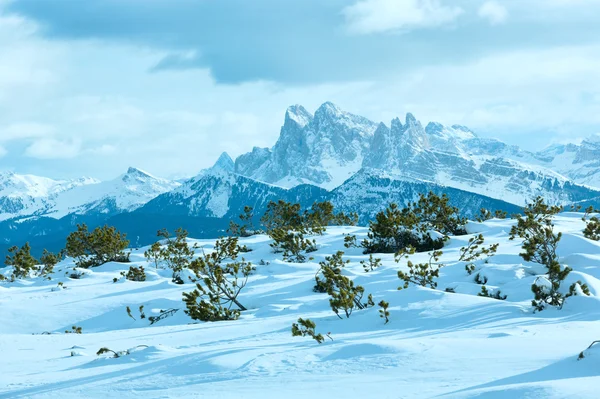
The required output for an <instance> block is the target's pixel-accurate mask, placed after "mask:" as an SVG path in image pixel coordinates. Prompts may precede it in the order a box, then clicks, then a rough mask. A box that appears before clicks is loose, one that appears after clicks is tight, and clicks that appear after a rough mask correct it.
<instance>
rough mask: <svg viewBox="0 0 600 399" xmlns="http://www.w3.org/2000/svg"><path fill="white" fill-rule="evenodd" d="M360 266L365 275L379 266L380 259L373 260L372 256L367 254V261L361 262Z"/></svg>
mask: <svg viewBox="0 0 600 399" xmlns="http://www.w3.org/2000/svg"><path fill="white" fill-rule="evenodd" d="M360 264H361V265H362V267H363V269H365V273H368V272H372V271H373V270H375V269H377V268H378V267H379V266H381V258H374V257H373V254H369V260H368V261H366V260H361V261H360Z"/></svg>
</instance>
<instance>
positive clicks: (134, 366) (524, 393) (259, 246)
mask: <svg viewBox="0 0 600 399" xmlns="http://www.w3.org/2000/svg"><path fill="white" fill-rule="evenodd" d="M580 218H581V214H574V213H566V214H563V215H561V216H559V217H557V218H556V223H557V230H559V231H562V232H563V233H564V235H563V238H562V241H561V242H560V246H559V252H560V255H561V262H562V263H563V264H565V265H569V266H570V267H572V268H573V269H574V271H573V272H572V273H571V275H570V276H569V277H568V279H567V281H566V282H565V287H568V285H570V284H571V282H573V281H576V280H582V281H583V282H586V283H587V284H588V285H589V287H590V290H591V293H592V296H590V297H583V296H577V297H571V298H569V299H568V300H567V302H566V304H565V306H564V308H563V309H562V310H555V309H547V310H544V311H543V312H541V313H535V314H534V313H533V312H532V308H531V305H530V302H531V299H532V295H533V294H532V293H531V290H530V286H531V284H532V283H533V281H534V280H535V274H538V273H542V272H543V268H541V267H540V266H539V265H536V264H528V263H525V262H523V260H522V259H521V258H520V257H519V256H518V253H519V249H520V248H519V245H520V243H519V242H518V241H517V240H515V241H509V240H508V232H509V230H510V226H511V224H512V223H513V221H511V220H490V221H488V222H485V223H482V224H480V223H470V224H469V226H468V228H469V232H470V233H479V232H481V233H483V235H484V237H485V239H486V245H489V244H493V243H500V246H499V249H498V254H497V255H496V256H494V257H492V258H490V259H489V260H488V261H487V263H486V261H485V260H480V261H478V262H476V264H477V269H478V270H477V271H476V272H475V273H474V274H473V275H468V274H467V272H466V271H465V263H464V262H458V261H457V259H458V254H459V252H458V251H459V249H460V247H462V246H464V245H465V244H466V243H467V241H468V239H469V238H470V237H472V235H468V236H461V237H453V238H452V239H451V240H450V241H449V242H448V243H447V245H446V247H445V248H444V254H443V256H442V257H441V259H440V261H441V262H442V263H444V264H446V266H445V267H444V268H442V269H441V272H440V278H439V279H438V289H437V290H433V289H429V288H416V287H412V286H411V287H410V288H408V289H405V290H401V291H398V290H397V288H398V286H400V285H402V284H401V281H400V280H399V279H398V277H397V271H398V270H399V269H403V270H406V267H405V261H404V262H402V263H400V264H398V263H396V262H394V260H393V256H392V255H380V256H379V257H381V258H382V259H383V266H382V267H380V268H379V269H377V270H375V271H372V272H369V273H365V272H364V270H363V267H362V265H361V264H360V263H359V261H360V260H363V259H367V258H368V256H365V255H362V253H361V251H360V250H359V249H351V250H346V249H345V248H344V247H343V238H344V236H343V235H344V234H347V233H352V234H356V235H357V236H358V237H359V238H360V237H361V236H364V235H365V234H366V232H367V229H366V228H362V227H337V228H330V229H328V231H327V233H326V234H325V235H323V236H321V237H317V238H316V239H317V243H318V246H319V250H318V251H317V252H315V253H313V254H311V255H313V256H314V257H315V259H314V261H312V262H309V263H304V264H293V263H286V262H283V261H281V259H280V258H279V255H274V254H272V253H271V248H270V247H269V245H268V244H269V239H268V237H265V236H255V237H251V238H248V239H243V240H241V243H242V244H246V245H247V246H248V247H250V248H252V249H253V251H252V252H250V253H247V254H245V255H246V259H248V260H250V261H252V262H253V263H254V264H255V265H256V272H255V273H254V274H253V275H252V277H251V279H250V281H249V283H248V285H247V286H246V288H245V291H243V292H242V295H241V296H240V301H241V302H242V303H243V304H244V305H245V306H246V307H248V308H249V309H250V310H248V311H247V312H243V313H242V316H241V318H240V320H237V321H230V322H215V323H193V322H192V320H190V319H189V318H188V317H187V316H186V315H185V314H184V312H183V309H184V305H183V302H182V301H181V293H182V292H185V291H190V290H191V289H192V284H185V285H176V284H173V283H172V282H171V279H170V272H169V271H168V270H155V269H154V267H153V266H152V265H149V264H148V265H146V263H145V259H144V257H143V252H144V249H143V248H142V249H139V250H134V251H133V253H132V255H131V259H132V261H133V262H134V263H133V264H134V265H135V264H142V265H145V267H146V270H147V274H148V281H146V282H131V281H127V280H124V279H121V280H119V281H118V282H116V283H113V278H115V277H120V275H119V272H120V271H121V270H127V269H128V268H129V266H130V265H131V264H116V263H111V264H106V265H104V266H101V267H98V268H94V269H90V270H86V271H85V276H84V277H83V278H81V279H79V280H71V279H69V278H67V277H66V276H65V272H66V271H67V270H70V269H71V268H72V267H73V265H72V263H70V261H68V260H67V261H64V262H62V263H61V264H60V265H59V266H57V267H56V268H55V270H56V271H55V273H54V275H53V276H52V279H51V280H43V279H41V278H38V279H33V280H27V281H17V282H14V283H2V284H1V285H0V357H1V359H2V360H1V361H0V398H38V397H43V398H121V399H123V398H132V397H143V398H236V399H239V398H261V399H263V398H303V399H305V398H433V397H440V398H598V397H599V395H600V394H599V392H598V388H597V386H598V385H599V383H600V348H598V350H595V349H591V350H589V351H587V352H586V357H585V359H583V360H581V361H578V360H577V355H578V354H579V352H581V351H582V350H583V349H585V348H586V347H587V346H588V345H589V344H590V343H591V342H592V341H593V340H595V339H600V320H599V317H600V302H599V300H598V295H599V294H600V280H599V279H600V243H599V242H594V241H590V240H587V239H586V238H584V237H583V236H582V234H581V230H582V229H583V227H584V224H583V222H582V221H581V219H580ZM197 242H198V244H199V245H200V246H202V247H204V248H205V249H206V250H208V249H210V247H211V245H212V244H213V243H214V240H212V241H211V240H201V241H197ZM337 250H346V255H347V256H346V257H347V258H348V259H350V260H351V263H350V265H349V266H347V267H346V268H345V270H344V272H343V273H344V274H346V275H348V276H352V277H354V280H355V281H356V283H358V284H360V285H362V286H364V287H365V291H366V292H367V293H371V294H373V297H374V300H375V303H377V302H379V301H380V300H381V299H385V300H386V301H388V302H389V303H390V313H391V315H390V322H389V323H388V324H384V321H383V320H382V319H381V318H380V317H379V313H378V310H377V307H374V308H369V309H367V310H363V311H355V313H353V314H352V316H351V318H350V319H343V320H340V319H338V317H337V316H336V315H335V314H334V313H333V312H332V311H331V309H330V307H329V303H328V296H327V295H326V294H318V293H314V292H313V291H312V287H313V285H314V276H315V272H316V271H317V268H318V261H321V260H323V258H324V257H325V256H327V255H330V254H333V253H335V252H336V251H337ZM427 258H428V256H427V254H417V255H414V256H413V258H412V260H413V262H415V261H424V260H426V259H427ZM261 259H262V260H264V261H265V262H269V264H268V265H262V266H261V265H259V263H260V261H261ZM0 270H1V269H0ZM7 271H8V269H6V270H4V272H5V273H7ZM476 273H480V276H485V277H487V278H488V280H489V281H488V284H487V287H488V288H490V289H496V288H497V289H500V290H501V291H502V293H503V294H506V295H508V298H507V300H505V301H500V300H495V299H490V298H484V297H478V296H476V294H477V293H478V292H479V291H480V290H481V286H480V285H478V284H476V283H475V282H474V281H473V280H474V275H475V274H476ZM59 282H62V283H63V284H64V286H66V288H65V289H62V288H59V287H58V283H59ZM446 288H453V289H454V290H455V291H456V293H449V292H445V289H446ZM140 305H143V306H144V309H145V312H146V315H147V316H150V315H152V314H153V312H158V311H159V310H160V309H167V308H179V309H180V310H179V311H178V312H177V313H176V314H175V316H173V317H170V318H167V319H165V320H162V321H160V322H158V323H156V324H155V325H152V326H150V325H149V324H150V323H149V322H148V319H147V318H146V319H140V318H139V312H138V308H139V306H140ZM126 306H130V307H131V309H132V314H133V316H134V317H135V318H136V319H137V320H135V321H134V320H133V319H132V318H130V317H129V316H128V315H127V313H126V310H125V309H126ZM299 317H303V318H307V317H308V318H310V319H312V320H313V321H315V322H316V324H317V332H321V333H323V334H325V333H328V332H329V333H330V335H331V337H332V338H333V341H331V340H329V339H326V340H325V342H324V343H323V344H321V345H319V344H317V343H316V342H315V341H314V340H312V339H310V338H299V337H292V336H291V332H290V327H291V324H292V323H293V322H295V321H296V320H297V319H298V318H299ZM71 326H78V327H82V329H83V333H82V334H65V333H64V331H65V330H68V329H71ZM44 332H49V333H51V334H42V333H44ZM138 345H142V346H143V347H139V348H137V349H135V350H132V353H131V354H130V355H128V356H123V357H120V358H117V359H115V358H110V357H107V356H106V355H103V356H97V355H96V352H97V351H98V349H100V348H101V347H108V348H110V349H112V350H115V351H119V350H126V349H129V348H135V347H136V346H138ZM146 345H147V347H144V346H146ZM72 354H73V355H74V356H72Z"/></svg>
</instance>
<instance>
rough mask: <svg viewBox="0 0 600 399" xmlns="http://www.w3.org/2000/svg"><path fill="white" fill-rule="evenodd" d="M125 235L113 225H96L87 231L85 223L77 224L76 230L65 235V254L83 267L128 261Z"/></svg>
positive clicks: (127, 241) (127, 242) (127, 243)
mask: <svg viewBox="0 0 600 399" xmlns="http://www.w3.org/2000/svg"><path fill="white" fill-rule="evenodd" d="M125 236H126V235H125V234H121V233H120V232H118V231H117V229H116V228H114V227H109V226H103V227H96V228H95V229H94V231H92V232H89V231H88V227H87V226H86V225H85V224H78V225H77V231H74V232H73V233H71V234H69V236H68V237H67V245H66V248H65V249H66V254H67V255H68V256H70V257H72V258H75V263H76V264H77V266H79V267H83V268H89V267H95V266H100V265H103V264H105V263H107V262H129V253H126V252H125V249H126V248H127V246H128V245H129V240H127V239H126V238H125Z"/></svg>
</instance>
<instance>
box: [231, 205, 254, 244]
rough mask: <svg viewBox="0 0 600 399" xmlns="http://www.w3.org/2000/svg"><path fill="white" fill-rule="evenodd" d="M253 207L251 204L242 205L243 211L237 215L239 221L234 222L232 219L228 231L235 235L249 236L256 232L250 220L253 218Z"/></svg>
mask: <svg viewBox="0 0 600 399" xmlns="http://www.w3.org/2000/svg"><path fill="white" fill-rule="evenodd" d="M253 211H254V208H252V207H251V206H245V207H244V213H242V214H241V215H240V216H239V219H240V222H241V223H236V222H234V221H233V220H232V221H230V222H229V229H228V231H229V233H230V234H231V235H233V236H235V237H250V236H253V235H254V234H257V233H258V231H257V230H256V229H255V228H254V224H253V222H252V220H253V219H254V212H253Z"/></svg>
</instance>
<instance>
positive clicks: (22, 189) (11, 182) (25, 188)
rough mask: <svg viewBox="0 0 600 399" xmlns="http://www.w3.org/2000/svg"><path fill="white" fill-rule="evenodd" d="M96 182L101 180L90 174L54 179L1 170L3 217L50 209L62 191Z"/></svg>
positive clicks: (40, 212) (0, 210)
mask: <svg viewBox="0 0 600 399" xmlns="http://www.w3.org/2000/svg"><path fill="white" fill-rule="evenodd" d="M97 183H99V181H98V180H95V179H91V178H81V179H76V180H53V179H49V178H47V177H39V176H33V175H20V174H16V173H13V172H0V220H6V219H11V218H14V217H22V216H30V215H39V214H44V213H47V212H48V211H49V210H50V209H51V208H52V207H53V206H54V205H55V201H56V199H57V198H58V197H59V196H60V195H62V194H64V193H66V192H68V191H71V190H73V189H75V188H77V187H83V186H87V185H93V184H97Z"/></svg>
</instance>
